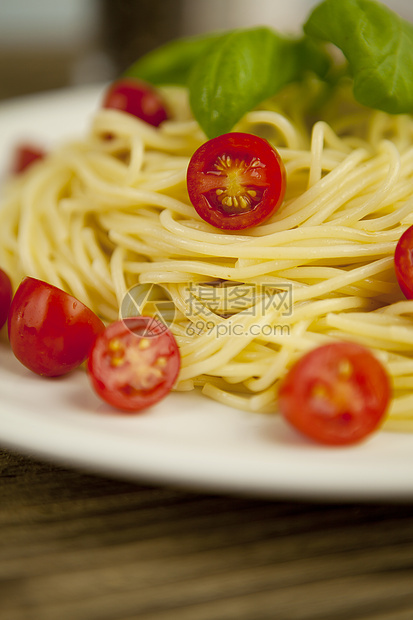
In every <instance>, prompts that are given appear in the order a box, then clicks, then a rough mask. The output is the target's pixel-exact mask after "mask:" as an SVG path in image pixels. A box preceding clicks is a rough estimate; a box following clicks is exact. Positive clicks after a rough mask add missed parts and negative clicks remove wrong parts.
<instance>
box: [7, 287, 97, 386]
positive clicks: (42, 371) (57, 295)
mask: <svg viewBox="0 0 413 620" xmlns="http://www.w3.org/2000/svg"><path fill="white" fill-rule="evenodd" d="M104 327H105V326H104V324H103V323H102V321H101V320H100V319H99V317H98V316H96V314H95V313H94V312H92V310H90V309H89V308H88V307H87V306H85V305H84V304H83V303H81V302H80V301H79V300H77V299H76V298H75V297H72V295H69V294H68V293H66V292H65V291H62V290H61V289H59V288H57V287H55V286H52V285H51V284H48V283H46V282H43V281H42V280H37V279H36V278H29V277H28V278H25V279H24V280H23V281H22V282H21V284H20V286H19V288H18V289H17V291H16V293H15V295H14V297H13V301H12V303H11V306H10V311H9V316H8V333H9V340H10V345H11V348H12V350H13V353H14V354H15V356H16V357H17V359H18V360H19V361H20V362H21V363H22V364H23V365H24V366H26V367H27V368H29V369H30V370H32V371H33V372H35V373H36V374H39V375H44V376H47V377H55V376H59V375H63V374H65V373H67V372H70V371H71V370H73V369H74V368H76V367H77V366H79V365H80V364H81V363H82V362H84V361H85V359H86V358H87V357H88V355H89V352H90V350H91V348H92V345H93V343H94V341H95V339H96V336H97V335H98V334H99V333H100V332H102V331H103V330H104Z"/></svg>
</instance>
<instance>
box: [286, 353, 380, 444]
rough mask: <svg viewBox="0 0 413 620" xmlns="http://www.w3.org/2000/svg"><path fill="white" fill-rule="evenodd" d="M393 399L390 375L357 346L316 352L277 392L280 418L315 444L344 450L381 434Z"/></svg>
mask: <svg viewBox="0 0 413 620" xmlns="http://www.w3.org/2000/svg"><path fill="white" fill-rule="evenodd" d="M390 396H391V387H390V380H389V377H388V375H387V372H386V370H385V369H384V367H383V365H382V364H381V363H380V361H379V360H378V359H377V358H376V357H375V356H374V355H373V353H372V352H371V351H369V350H368V349H366V348H365V347H364V346H361V345H359V344H357V343H354V342H333V343H330V344H326V345H323V346H321V347H318V348H316V349H313V350H312V351H310V352H309V353H307V354H306V355H304V356H303V357H302V358H300V359H299V360H298V361H297V362H296V363H295V364H294V365H293V366H292V368H291V369H290V371H289V372H288V373H287V375H286V377H285V379H284V381H283V382H282V384H281V387H280V390H279V401H278V404H279V409H280V412H281V414H282V415H283V416H284V417H285V419H286V420H288V422H290V423H291V424H292V425H293V426H294V427H295V428H296V429H297V430H299V431H300V432H302V433H303V434H304V435H307V437H310V438H312V439H314V440H315V441H318V442H321V443H325V444H331V445H342V444H351V443H355V442H357V441H360V440H361V439H364V438H365V437H367V435H369V434H370V433H372V432H373V431H374V430H376V429H377V428H378V426H379V425H380V423H381V422H382V420H383V418H384V415H385V413H386V410H387V407H388V404H389V401H390Z"/></svg>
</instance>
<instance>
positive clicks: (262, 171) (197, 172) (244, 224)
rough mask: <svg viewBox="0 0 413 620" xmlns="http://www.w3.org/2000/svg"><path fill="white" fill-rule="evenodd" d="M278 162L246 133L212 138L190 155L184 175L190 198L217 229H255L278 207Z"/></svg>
mask: <svg viewBox="0 0 413 620" xmlns="http://www.w3.org/2000/svg"><path fill="white" fill-rule="evenodd" d="M285 186H286V175H285V168H284V164H283V161H282V159H281V157H280V155H279V154H278V152H277V151H276V150H275V149H274V148H273V147H272V146H271V144H270V143H269V142H267V140H264V139H263V138H259V137H258V136H254V135H252V134H248V133H236V132H233V133H227V134H223V135H221V136H218V137H217V138H212V140H209V141H208V142H205V143H204V144H203V145H202V146H200V147H199V149H198V150H197V151H195V153H194V154H193V156H192V158H191V160H190V162H189V166H188V172H187V187H188V194H189V198H190V200H191V202H192V204H193V206H194V207H195V210H196V211H197V213H198V215H200V216H201V217H202V219H204V220H205V221H206V222H208V223H209V224H212V225H213V226H215V227H216V228H221V229H224V230H241V229H243V228H250V227H251V226H257V225H258V224H260V223H261V222H263V221H264V220H266V219H267V218H269V217H270V216H271V215H272V214H273V213H274V212H275V211H276V210H277V209H278V207H279V206H280V205H281V203H282V201H283V198H284V194H285Z"/></svg>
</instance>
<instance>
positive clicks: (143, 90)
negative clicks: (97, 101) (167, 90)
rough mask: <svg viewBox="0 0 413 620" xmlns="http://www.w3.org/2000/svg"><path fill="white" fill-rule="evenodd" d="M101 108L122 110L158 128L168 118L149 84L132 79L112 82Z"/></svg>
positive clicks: (154, 90)
mask: <svg viewBox="0 0 413 620" xmlns="http://www.w3.org/2000/svg"><path fill="white" fill-rule="evenodd" d="M102 107H103V108H112V109H116V110H122V112H127V113H128V114H132V115H133V116H136V117H137V118H140V119H141V120H142V121H145V123H149V125H153V126H154V127H159V125H160V124H161V123H163V121H165V120H166V119H167V118H168V112H167V110H166V107H165V104H164V102H163V100H162V97H161V96H160V94H159V93H158V91H157V90H156V89H155V88H153V87H152V86H151V85H150V84H147V83H146V82H143V81H142V80H137V79H134V78H130V77H128V78H121V79H119V80H116V81H115V82H113V83H112V84H111V85H110V86H109V88H108V90H107V91H106V93H105V95H104V99H103V102H102Z"/></svg>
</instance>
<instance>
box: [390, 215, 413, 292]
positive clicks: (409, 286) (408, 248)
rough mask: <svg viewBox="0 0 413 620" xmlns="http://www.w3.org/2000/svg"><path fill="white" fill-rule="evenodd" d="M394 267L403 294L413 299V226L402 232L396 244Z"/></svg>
mask: <svg viewBox="0 0 413 620" xmlns="http://www.w3.org/2000/svg"><path fill="white" fill-rule="evenodd" d="M394 269H395V272H396V278H397V281H398V283H399V286H400V288H401V290H402V292H403V295H404V296H405V297H406V298H407V299H413V226H410V228H408V229H407V230H406V231H405V232H404V233H403V234H402V236H401V237H400V239H399V241H398V243H397V245H396V251H395V253H394Z"/></svg>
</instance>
